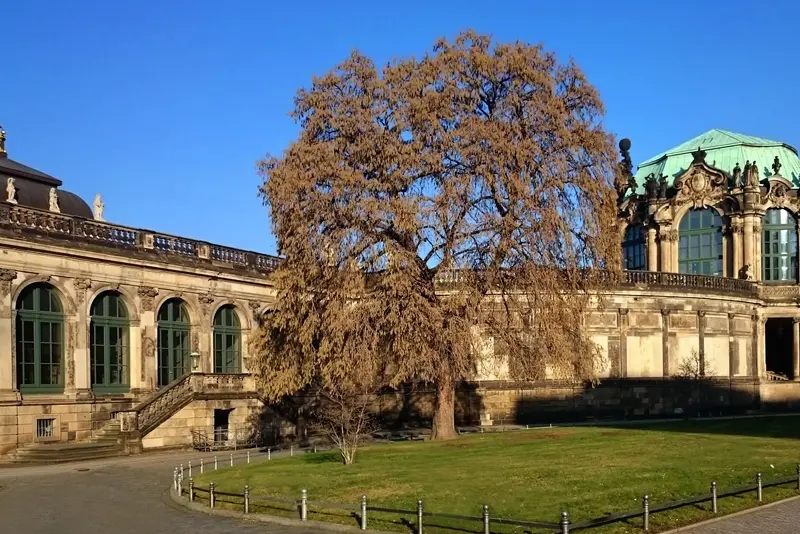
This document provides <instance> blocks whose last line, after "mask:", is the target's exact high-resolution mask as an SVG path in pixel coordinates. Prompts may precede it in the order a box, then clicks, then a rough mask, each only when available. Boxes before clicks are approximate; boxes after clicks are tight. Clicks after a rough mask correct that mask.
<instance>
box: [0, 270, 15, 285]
mask: <svg viewBox="0 0 800 534" xmlns="http://www.w3.org/2000/svg"><path fill="white" fill-rule="evenodd" d="M16 277H17V271H15V270H14V269H0V282H11V281H13V280H14V279H15V278H16Z"/></svg>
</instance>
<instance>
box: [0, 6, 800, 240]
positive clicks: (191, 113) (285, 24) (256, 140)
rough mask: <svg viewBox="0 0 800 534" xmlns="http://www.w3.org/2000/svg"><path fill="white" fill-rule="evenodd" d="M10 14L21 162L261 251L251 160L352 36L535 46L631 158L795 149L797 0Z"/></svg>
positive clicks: (112, 212)
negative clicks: (745, 141) (709, 137)
mask: <svg viewBox="0 0 800 534" xmlns="http://www.w3.org/2000/svg"><path fill="white" fill-rule="evenodd" d="M501 6H502V7H501ZM0 20H2V30H0V80H1V82H0V124H2V125H3V126H4V127H5V129H6V131H7V132H8V134H7V135H8V143H7V148H8V150H9V155H10V157H11V158H13V159H15V160H17V161H20V162H22V163H25V164H28V165H31V166H33V167H35V168H37V169H40V170H42V171H44V172H47V173H50V174H53V175H55V176H57V177H58V178H60V179H62V180H63V181H64V188H65V189H68V190H71V191H73V192H75V193H78V194H79V195H81V196H82V197H83V198H84V199H86V200H87V201H88V202H90V203H91V200H92V198H93V196H94V194H95V193H102V194H103V196H104V200H105V204H106V213H105V214H106V217H107V218H108V219H109V220H110V221H112V222H116V223H119V224H126V225H130V226H136V227H140V228H149V229H153V230H158V231H162V232H166V233H172V234H178V235H182V236H187V237H193V238H197V239H204V240H208V241H211V242H215V243H221V244H227V245H230V246H236V247H241V248H247V249H253V250H257V251H261V252H274V251H275V243H274V239H273V238H272V236H271V234H270V227H269V219H268V214H267V210H266V208H264V207H263V206H262V205H261V203H260V201H259V200H258V198H257V197H256V187H257V186H258V184H259V178H258V176H257V175H256V173H255V161H256V160H257V159H259V158H260V157H261V156H263V154H264V153H266V152H268V151H269V152H272V153H276V154H278V153H280V152H281V151H282V150H283V149H284V148H285V147H287V146H288V144H289V143H290V142H291V141H292V139H293V138H294V137H295V135H296V134H297V127H296V125H295V124H294V123H293V122H292V120H291V119H290V118H289V117H288V116H287V113H288V112H289V111H290V110H291V108H292V98H293V96H294V94H295V91H296V90H297V88H299V87H302V86H307V85H308V84H309V83H310V80H311V76H312V75H314V74H321V73H324V72H325V71H327V70H328V69H330V68H331V67H332V66H333V65H335V64H336V63H337V62H339V61H340V60H342V59H343V58H345V57H346V56H347V54H348V53H349V51H350V50H351V49H352V48H358V49H360V50H362V51H363V52H365V53H366V54H368V55H370V56H371V57H373V58H374V59H375V60H376V61H377V62H378V64H382V63H384V62H386V61H387V60H388V59H390V58H392V57H401V56H408V55H420V54H421V53H422V52H424V51H425V50H426V49H429V48H430V46H431V45H432V44H433V42H434V40H435V39H436V38H437V37H439V36H452V35H454V34H455V33H457V32H458V31H459V30H461V29H467V28H474V29H476V30H478V31H481V32H486V33H491V34H493V35H494V36H495V38H497V39H499V40H504V41H510V40H516V39H519V40H522V41H527V42H531V43H537V42H542V43H544V45H545V46H546V47H547V48H549V49H552V50H554V51H555V52H556V53H557V54H558V55H559V57H560V58H562V59H567V58H569V57H572V58H574V59H575V60H576V61H577V62H578V64H579V65H580V66H581V67H582V68H583V69H584V70H585V71H586V73H587V74H588V76H589V79H590V80H591V81H592V82H593V83H594V84H595V85H596V86H597V87H598V88H599V89H600V91H601V94H602V96H603V98H604V100H605V102H606V106H607V110H606V111H607V117H606V124H607V126H608V128H609V129H610V130H611V131H612V132H614V133H615V134H616V135H618V136H620V137H630V138H631V139H632V141H633V149H632V151H631V152H632V155H633V159H634V162H640V161H643V160H644V159H646V158H648V157H650V156H652V155H655V154H656V153H658V152H661V151H662V150H665V149H667V148H670V147H671V146H673V145H677V144H679V143H681V142H682V141H685V140H687V139H689V138H690V137H693V136H695V135H698V134H700V133H702V132H704V131H706V130H708V129H710V128H715V127H716V128H723V129H728V130H733V131H736V132H740V133H745V134H750V135H756V136H760V137H766V138H771V139H777V140H781V141H786V142H788V143H790V144H792V145H794V146H798V145H800V113H798V107H799V106H798V104H799V103H798V98H797V95H798V94H800V67H799V66H798V65H799V64H800V63H799V61H800V57H798V56H800V54H798V52H800V44H798V43H800V38H798V36H797V32H796V31H795V30H796V29H797V27H798V23H800V22H799V21H800V3H799V2H796V1H795V0H782V1H781V0H775V1H765V2H763V6H762V7H756V4H755V3H754V2H748V1H742V0H729V1H721V0H706V1H703V2H684V1H668V2H667V1H664V2H661V1H656V0H639V1H633V2H626V1H616V0H614V1H607V2H601V1H599V0H594V1H593V0H585V1H561V0H559V1H549V2H542V1H534V0H528V1H520V2H511V1H503V2H485V1H479V2H476V1H466V0H461V1H458V2H456V1H452V2H443V1H442V2H431V1H420V2H416V1H408V0H406V1H402V2H379V1H374V0H372V1H363V2H330V1H326V2H319V3H316V4H315V2H269V1H262V0H248V1H245V0H232V1H228V2H219V1H216V2H211V1H206V0H192V1H189V0H183V1H179V0H158V1H155V0H137V1H134V0H117V1H107V0H95V1H88V0H70V1H69V2H66V1H55V0H50V1H44V0H25V1H16V2H11V1H8V2H4V3H3V5H2V6H1V7H0Z"/></svg>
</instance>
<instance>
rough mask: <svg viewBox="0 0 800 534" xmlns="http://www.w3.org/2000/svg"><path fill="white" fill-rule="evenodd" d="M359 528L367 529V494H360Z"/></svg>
mask: <svg viewBox="0 0 800 534" xmlns="http://www.w3.org/2000/svg"><path fill="white" fill-rule="evenodd" d="M361 530H367V496H366V495H362V496H361Z"/></svg>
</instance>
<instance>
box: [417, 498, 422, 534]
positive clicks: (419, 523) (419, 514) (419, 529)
mask: <svg viewBox="0 0 800 534" xmlns="http://www.w3.org/2000/svg"><path fill="white" fill-rule="evenodd" d="M417 534H422V499H419V500H418V501H417Z"/></svg>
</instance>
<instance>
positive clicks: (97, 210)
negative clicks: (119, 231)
mask: <svg viewBox="0 0 800 534" xmlns="http://www.w3.org/2000/svg"><path fill="white" fill-rule="evenodd" d="M105 206H106V205H105V204H104V203H103V197H102V196H100V193H97V194H96V195H95V196H94V206H93V207H94V220H95V221H102V220H103V208H104V207H105Z"/></svg>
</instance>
